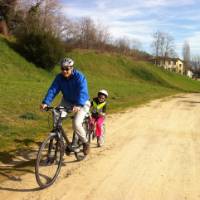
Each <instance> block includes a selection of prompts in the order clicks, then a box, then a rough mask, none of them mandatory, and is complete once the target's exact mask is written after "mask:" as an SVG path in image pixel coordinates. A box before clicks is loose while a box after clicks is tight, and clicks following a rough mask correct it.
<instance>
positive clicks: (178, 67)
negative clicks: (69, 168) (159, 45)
mask: <svg viewBox="0 0 200 200" xmlns="http://www.w3.org/2000/svg"><path fill="white" fill-rule="evenodd" d="M158 65H159V66H160V67H164V69H166V70H169V71H172V72H177V73H180V74H184V66H183V62H182V61H181V60H169V59H166V60H164V59H162V60H159V63H158Z"/></svg>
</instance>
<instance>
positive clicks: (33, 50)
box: [17, 31, 65, 70]
mask: <svg viewBox="0 0 200 200" xmlns="http://www.w3.org/2000/svg"><path fill="white" fill-rule="evenodd" d="M17 45H18V48H19V50H20V52H21V53H22V54H23V55H24V56H25V57H26V58H27V59H28V60H30V61H31V62H33V63H35V64H36V65H37V66H38V67H42V68H44V69H48V70H52V69H53V68H54V66H55V65H56V64H57V63H58V61H59V60H60V59H61V57H63V56H64V52H65V50H64V45H63V43H62V42H61V41H60V39H59V38H56V37H55V36H54V35H53V34H52V33H50V32H42V31H41V32H34V31H33V32H28V33H26V32H24V33H23V34H21V35H20V37H18V38H17Z"/></svg>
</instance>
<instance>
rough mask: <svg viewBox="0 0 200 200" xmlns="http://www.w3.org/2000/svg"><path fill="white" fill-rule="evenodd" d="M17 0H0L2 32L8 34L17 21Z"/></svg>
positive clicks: (0, 25) (0, 27)
mask: <svg viewBox="0 0 200 200" xmlns="http://www.w3.org/2000/svg"><path fill="white" fill-rule="evenodd" d="M16 4H17V0H0V29H1V30H0V32H2V33H3V34H4V35H7V34H8V32H9V31H10V30H12V28H13V23H14V21H15V7H16Z"/></svg>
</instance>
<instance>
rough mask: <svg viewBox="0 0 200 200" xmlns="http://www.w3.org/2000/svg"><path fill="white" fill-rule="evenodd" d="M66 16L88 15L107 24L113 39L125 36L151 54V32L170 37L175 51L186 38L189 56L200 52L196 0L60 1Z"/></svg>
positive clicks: (199, 2)
mask: <svg viewBox="0 0 200 200" xmlns="http://www.w3.org/2000/svg"><path fill="white" fill-rule="evenodd" d="M62 3H63V12H64V14H65V15H66V16H67V17H69V18H72V19H74V18H79V17H84V16H87V17H90V18H92V19H93V20H94V21H96V22H101V23H102V24H103V25H105V26H107V27H108V30H109V32H110V33H111V35H112V36H113V37H114V38H118V37H124V36H126V37H128V38H129V39H137V40H139V41H140V42H141V43H142V49H143V50H145V51H148V52H150V53H151V48H150V44H151V42H152V34H153V32H155V31H157V30H159V31H162V32H167V33H169V34H170V35H171V36H173V38H174V41H175V46H176V52H177V53H178V55H179V57H182V46H183V43H184V41H188V42H189V44H190V48H191V54H192V55H200V0H121V1H120V0H73V1H71V0H62Z"/></svg>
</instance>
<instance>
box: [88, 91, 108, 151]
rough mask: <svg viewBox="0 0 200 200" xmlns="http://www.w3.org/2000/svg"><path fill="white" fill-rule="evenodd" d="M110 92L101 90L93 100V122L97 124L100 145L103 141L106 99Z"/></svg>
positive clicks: (98, 143)
mask: <svg viewBox="0 0 200 200" xmlns="http://www.w3.org/2000/svg"><path fill="white" fill-rule="evenodd" d="M107 97H108V92H107V91H106V90H100V91H99V92H98V96H97V97H95V98H93V100H92V102H91V123H92V124H96V137H97V145H98V147H100V146H101V145H102V143H103V133H102V132H103V130H102V129H103V124H104V120H105V115H106V104H107V102H106V99H107Z"/></svg>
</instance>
